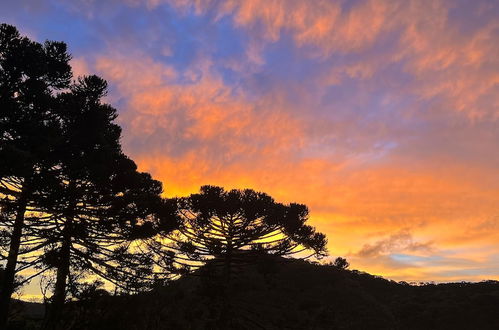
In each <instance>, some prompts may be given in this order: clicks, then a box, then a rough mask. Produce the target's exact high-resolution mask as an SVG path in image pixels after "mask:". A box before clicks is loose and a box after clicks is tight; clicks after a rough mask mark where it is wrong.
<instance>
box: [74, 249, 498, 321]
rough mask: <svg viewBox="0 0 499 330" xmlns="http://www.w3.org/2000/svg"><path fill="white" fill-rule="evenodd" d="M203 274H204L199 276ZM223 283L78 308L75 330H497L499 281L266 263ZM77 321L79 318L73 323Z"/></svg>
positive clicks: (190, 282)
mask: <svg viewBox="0 0 499 330" xmlns="http://www.w3.org/2000/svg"><path fill="white" fill-rule="evenodd" d="M201 271H203V270H201ZM236 277H237V278H235V279H233V280H232V281H231V285H230V287H229V288H227V286H226V285H225V283H226V282H225V281H222V280H216V279H211V280H207V279H206V277H201V276H191V277H188V278H183V279H180V280H178V281H175V282H172V283H171V284H170V285H168V286H166V287H161V288H157V289H155V290H153V291H152V292H149V293H144V294H140V295H137V296H120V297H112V296H108V295H98V297H96V298H92V299H90V300H88V301H86V302H84V303H77V304H76V303H75V304H73V306H72V313H71V315H67V317H68V322H69V323H68V324H72V326H73V329H137V330H139V329H141V330H142V329H220V328H232V329H499V318H498V317H497V311H498V310H499V283H498V282H496V281H488V282H481V283H474V284H473V283H449V284H439V285H433V284H428V285H424V286H411V285H408V284H399V283H396V282H393V281H388V280H385V279H383V278H380V277H375V276H372V275H369V274H366V273H362V272H357V271H348V270H342V269H338V268H336V267H334V266H319V265H314V264H311V263H307V262H304V261H298V260H287V259H281V258H264V259H262V260H260V262H259V263H258V264H257V265H253V266H245V267H243V268H241V269H240V271H239V273H238V275H237V276H236ZM75 318H76V319H77V320H75Z"/></svg>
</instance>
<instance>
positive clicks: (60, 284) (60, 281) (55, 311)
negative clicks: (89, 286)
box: [43, 208, 74, 330]
mask: <svg viewBox="0 0 499 330" xmlns="http://www.w3.org/2000/svg"><path fill="white" fill-rule="evenodd" d="M73 220H74V208H72V209H71V210H70V212H68V215H67V216H66V223H65V224H64V229H63V241H62V246H61V250H60V253H59V266H58V268H57V275H56V281H55V288H54V295H53V296H52V299H51V300H52V301H51V303H50V306H48V311H47V314H46V318H45V322H44V325H43V329H45V330H53V329H58V327H59V321H60V319H61V316H62V314H63V309H64V303H65V301H66V281H67V278H68V275H69V267H70V258H71V234H72V226H73Z"/></svg>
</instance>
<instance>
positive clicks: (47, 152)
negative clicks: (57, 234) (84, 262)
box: [0, 24, 71, 329]
mask: <svg viewBox="0 0 499 330" xmlns="http://www.w3.org/2000/svg"><path fill="white" fill-rule="evenodd" d="M69 59H70V56H69V55H68V54H67V52H66V45H65V44H64V43H61V42H53V41H47V42H45V43H44V44H43V45H42V44H40V43H37V42H33V41H31V40H29V39H28V38H26V37H22V36H20V35H19V32H18V31H17V29H16V28H15V27H13V26H10V25H7V24H1V25H0V213H1V217H2V218H1V222H0V228H1V234H2V235H1V241H0V243H1V245H2V248H3V249H5V253H2V259H3V260H5V259H6V264H5V270H4V276H3V279H2V281H1V283H0V328H2V329H3V328H4V327H5V324H6V321H7V316H8V310H9V303H10V297H11V295H12V292H13V290H14V289H15V288H14V278H15V275H16V272H17V271H18V270H19V268H24V267H29V266H30V265H29V264H28V265H26V264H22V265H21V267H18V266H19V265H18V258H19V254H22V253H26V252H27V251H28V250H29V249H30V248H32V247H33V246H31V247H30V248H28V249H27V250H24V251H22V250H20V249H21V241H22V237H23V230H24V228H25V226H26V225H28V224H29V223H30V222H32V220H33V219H32V218H31V217H29V214H30V213H33V212H35V211H37V205H36V203H34V199H35V198H36V197H35V196H36V195H37V194H39V193H40V190H41V189H42V188H43V187H44V186H45V185H46V182H44V180H45V179H46V173H47V170H48V169H50V168H51V167H52V166H53V165H54V162H55V160H54V146H55V144H57V143H58V142H59V141H58V140H59V137H60V133H61V132H60V130H59V128H60V127H59V120H58V119H57V117H56V116H55V115H54V113H53V112H52V109H53V106H54V95H53V94H54V92H56V91H57V90H60V89H63V88H67V87H68V86H69V83H70V79H71V68H70V66H69V64H68V61H69Z"/></svg>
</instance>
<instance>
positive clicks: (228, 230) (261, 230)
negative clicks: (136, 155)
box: [148, 186, 327, 280]
mask: <svg viewBox="0 0 499 330" xmlns="http://www.w3.org/2000/svg"><path fill="white" fill-rule="evenodd" d="M177 202H178V212H179V213H178V214H179V218H180V219H179V221H180V226H179V229H178V230H175V231H172V232H170V231H165V232H161V231H160V232H159V235H158V236H157V237H155V239H152V240H149V241H148V245H149V247H150V249H151V251H153V252H154V253H155V254H156V255H157V256H159V257H158V258H157V259H156V263H157V265H159V266H160V267H161V268H163V269H166V270H167V272H168V273H173V274H174V273H177V274H182V273H186V272H189V271H192V270H194V269H196V268H198V267H200V266H202V265H204V264H206V263H207V262H208V261H210V260H212V261H211V263H213V262H218V263H219V264H220V265H223V266H224V269H225V276H226V278H227V280H230V276H231V273H232V267H233V265H235V264H238V263H240V262H247V260H248V256H251V255H252V254H254V252H259V253H267V254H273V255H278V256H292V255H295V256H297V255H299V254H300V253H304V252H305V251H307V250H310V251H311V254H310V256H312V255H315V256H317V257H321V256H324V255H325V254H326V243H327V241H326V237H325V235H324V234H322V233H318V232H316V231H315V229H314V228H313V227H312V226H309V225H307V224H306V221H307V220H308V209H307V207H306V206H305V205H301V204H295V203H291V204H289V205H285V204H281V203H277V202H275V201H274V200H273V199H272V198H271V197H270V196H269V195H267V194H265V193H260V192H256V191H254V190H251V189H245V190H236V189H234V190H230V191H225V190H224V189H223V188H221V187H216V186H203V187H201V192H200V193H198V194H193V195H191V196H189V197H186V198H180V199H178V200H177ZM158 228H159V229H161V225H159V226H158ZM252 252H253V253H252Z"/></svg>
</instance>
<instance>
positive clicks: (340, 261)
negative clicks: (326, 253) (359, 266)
mask: <svg viewBox="0 0 499 330" xmlns="http://www.w3.org/2000/svg"><path fill="white" fill-rule="evenodd" d="M333 266H334V267H336V268H340V269H347V268H348V267H349V266H350V263H349V262H348V261H347V259H345V258H342V257H338V258H336V259H334V263H333Z"/></svg>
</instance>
